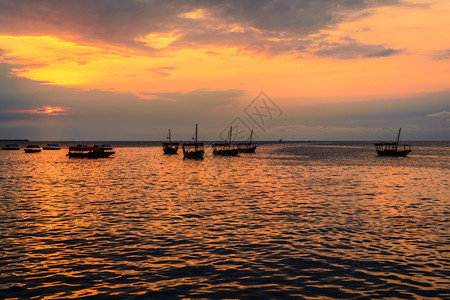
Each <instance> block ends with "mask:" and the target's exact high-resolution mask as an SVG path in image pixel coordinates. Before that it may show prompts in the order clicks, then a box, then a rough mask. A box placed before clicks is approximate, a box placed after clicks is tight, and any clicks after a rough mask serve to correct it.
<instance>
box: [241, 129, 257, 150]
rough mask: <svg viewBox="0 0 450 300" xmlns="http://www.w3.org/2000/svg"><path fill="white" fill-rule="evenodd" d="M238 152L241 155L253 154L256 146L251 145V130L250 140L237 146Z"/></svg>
mask: <svg viewBox="0 0 450 300" xmlns="http://www.w3.org/2000/svg"><path fill="white" fill-rule="evenodd" d="M238 146H239V152H242V153H255V150H256V145H255V144H254V143H253V129H252V131H251V132H250V138H249V141H248V142H243V143H240V144H238Z"/></svg>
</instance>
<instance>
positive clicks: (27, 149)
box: [25, 145, 42, 153]
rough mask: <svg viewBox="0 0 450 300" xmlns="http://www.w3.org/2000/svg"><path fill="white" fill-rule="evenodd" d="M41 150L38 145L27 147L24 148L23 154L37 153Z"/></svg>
mask: <svg viewBox="0 0 450 300" xmlns="http://www.w3.org/2000/svg"><path fill="white" fill-rule="evenodd" d="M41 151H42V148H41V147H40V146H39V145H28V146H26V147H25V153H38V152H41Z"/></svg>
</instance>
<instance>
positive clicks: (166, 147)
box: [162, 129, 180, 154]
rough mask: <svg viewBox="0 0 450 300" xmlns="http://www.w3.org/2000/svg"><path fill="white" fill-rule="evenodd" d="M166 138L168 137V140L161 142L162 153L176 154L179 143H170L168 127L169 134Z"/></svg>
mask: <svg viewBox="0 0 450 300" xmlns="http://www.w3.org/2000/svg"><path fill="white" fill-rule="evenodd" d="M167 138H168V139H169V142H168V143H162V145H163V151H164V154H178V146H179V145H180V143H172V138H171V136H170V129H169V136H168V137H167Z"/></svg>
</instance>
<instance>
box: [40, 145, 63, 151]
mask: <svg viewBox="0 0 450 300" xmlns="http://www.w3.org/2000/svg"><path fill="white" fill-rule="evenodd" d="M42 149H44V150H61V146H60V145H59V144H47V146H44V147H42Z"/></svg>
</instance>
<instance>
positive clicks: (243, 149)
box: [239, 146, 256, 153]
mask: <svg viewBox="0 0 450 300" xmlns="http://www.w3.org/2000/svg"><path fill="white" fill-rule="evenodd" d="M255 150H256V146H252V147H248V148H239V152H240V153H255Z"/></svg>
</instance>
